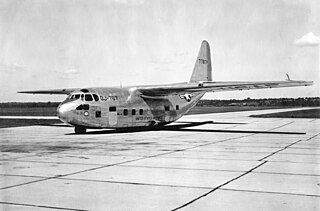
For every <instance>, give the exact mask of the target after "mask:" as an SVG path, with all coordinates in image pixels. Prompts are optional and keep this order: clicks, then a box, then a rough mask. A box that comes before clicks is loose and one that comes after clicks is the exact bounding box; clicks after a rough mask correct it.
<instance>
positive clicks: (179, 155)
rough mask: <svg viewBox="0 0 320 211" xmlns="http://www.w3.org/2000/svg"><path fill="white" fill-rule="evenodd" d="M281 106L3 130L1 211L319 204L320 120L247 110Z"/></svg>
mask: <svg viewBox="0 0 320 211" xmlns="http://www.w3.org/2000/svg"><path fill="white" fill-rule="evenodd" d="M287 110H294V109H285V110H264V111H249V112H248V111H246V112H232V113H222V114H203V115H191V116H185V117H183V118H182V119H181V120H180V123H179V122H178V123H176V125H181V124H188V122H193V123H194V122H206V121H214V122H213V123H209V122H207V123H206V124H204V123H203V124H201V123H200V124H198V126H194V127H177V130H175V129H172V130H160V131H148V132H132V133H110V132H105V131H104V132H99V133H92V134H85V135H74V134H72V133H73V128H68V127H52V126H27V127H16V128H2V129H0V144H1V156H0V159H1V160H0V170H1V171H0V177H1V179H0V210H50V209H51V210H54V209H57V210H260V211H261V210H319V209H320V167H319V162H320V137H319V133H320V119H282V118H251V117H248V116H249V115H252V114H262V113H271V112H278V111H287ZM239 123H242V124H239ZM243 123H244V124H243ZM195 125H196V124H195ZM256 132H259V133H256ZM279 132H282V133H279ZM293 133H296V134H293ZM304 133H306V134H304Z"/></svg>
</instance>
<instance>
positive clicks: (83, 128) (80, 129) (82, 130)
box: [74, 126, 87, 134]
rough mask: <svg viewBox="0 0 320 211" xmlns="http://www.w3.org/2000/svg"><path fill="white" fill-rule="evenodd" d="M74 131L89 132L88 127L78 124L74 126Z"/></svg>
mask: <svg viewBox="0 0 320 211" xmlns="http://www.w3.org/2000/svg"><path fill="white" fill-rule="evenodd" d="M74 132H75V133H76V134H84V133H86V132H87V128H85V127H82V126H76V127H75V128H74Z"/></svg>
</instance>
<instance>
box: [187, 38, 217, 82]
mask: <svg viewBox="0 0 320 211" xmlns="http://www.w3.org/2000/svg"><path fill="white" fill-rule="evenodd" d="M197 81H212V70H211V56H210V46H209V43H208V42H207V41H206V40H203V41H202V43H201V47H200V51H199V54H198V57H197V61H196V63H195V65H194V68H193V72H192V76H191V79H190V82H197Z"/></svg>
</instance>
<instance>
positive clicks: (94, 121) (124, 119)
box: [60, 88, 204, 128]
mask: <svg viewBox="0 0 320 211" xmlns="http://www.w3.org/2000/svg"><path fill="white" fill-rule="evenodd" d="M88 90H89V92H88V93H90V94H96V95H98V96H99V101H85V100H84V99H73V100H70V99H67V100H65V101H64V102H62V103H61V105H62V104H66V103H70V101H72V103H73V104H74V107H73V108H74V109H72V110H70V112H69V114H68V121H65V122H66V123H69V124H71V125H75V126H84V127H88V128H128V127H150V126H156V125H164V124H168V123H170V122H173V121H175V120H177V119H179V118H181V117H182V116H183V115H184V114H186V113H187V112H188V111H189V110H190V109H191V108H192V107H193V106H195V105H196V103H197V102H198V101H199V100H200V99H201V97H202V96H203V95H204V92H199V93H192V95H191V94H187V93H182V94H175V95H168V96H162V97H146V96H141V94H140V93H137V92H135V91H132V88H90V89H88ZM74 93H79V92H77V91H76V92H74ZM74 93H72V94H74ZM72 94H71V95H72ZM80 105H89V109H86V110H77V109H75V108H76V107H78V106H80ZM60 119H61V118H60Z"/></svg>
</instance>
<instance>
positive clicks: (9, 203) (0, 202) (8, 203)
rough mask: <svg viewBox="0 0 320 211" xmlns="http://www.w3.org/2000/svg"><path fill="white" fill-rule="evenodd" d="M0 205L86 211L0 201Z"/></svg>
mask: <svg viewBox="0 0 320 211" xmlns="http://www.w3.org/2000/svg"><path fill="white" fill-rule="evenodd" d="M0 204H7V205H18V206H26V207H39V208H47V209H56V210H77V211H87V210H83V209H73V208H63V207H51V206H44V205H33V204H24V203H13V202H2V201H0Z"/></svg>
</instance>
